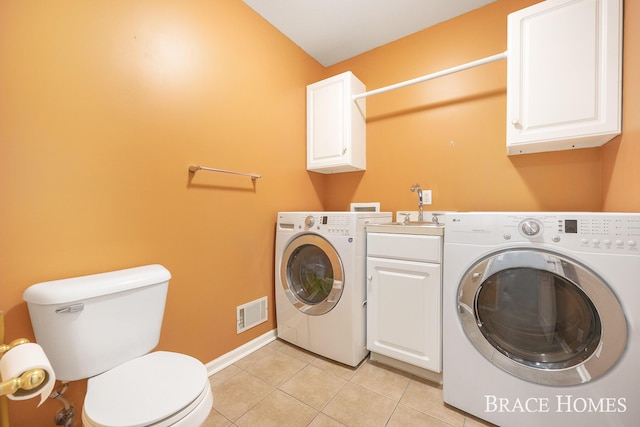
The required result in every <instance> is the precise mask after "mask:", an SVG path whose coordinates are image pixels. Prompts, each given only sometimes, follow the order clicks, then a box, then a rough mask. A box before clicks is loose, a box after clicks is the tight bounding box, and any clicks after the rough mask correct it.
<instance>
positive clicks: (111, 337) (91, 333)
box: [23, 264, 171, 381]
mask: <svg viewBox="0 0 640 427" xmlns="http://www.w3.org/2000/svg"><path fill="white" fill-rule="evenodd" d="M170 278H171V273H169V270H167V269H166V268H164V267H163V266H161V265H158V264H155V265H147V266H143V267H135V268H130V269H126V270H118V271H112V272H108V273H101V274H93V275H90V276H82V277H74V278H70V279H63V280H54V281H50V282H43V283H38V284H35V285H32V286H30V287H29V288H27V290H26V291H25V292H24V295H23V298H24V300H25V301H26V302H27V306H28V308H29V316H30V317H31V324H32V325H33V330H34V333H35V337H36V342H37V343H38V344H40V346H41V347H42V348H43V349H44V351H45V353H46V355H47V357H48V358H49V361H50V362H51V366H52V367H53V370H54V372H55V374H56V377H57V379H59V380H63V381H73V380H78V379H82V378H89V377H92V376H94V375H97V374H100V373H102V372H104V371H107V370H109V369H111V368H113V367H115V366H118V365H120V364H122V363H124V362H126V361H128V360H130V359H133V358H136V357H138V356H142V355H144V354H146V353H149V352H150V351H151V350H152V349H153V348H154V347H155V346H156V345H158V341H159V339H160V329H161V327H162V318H163V315H164V307H165V301H166V298H167V288H168V286H169V279H170Z"/></svg>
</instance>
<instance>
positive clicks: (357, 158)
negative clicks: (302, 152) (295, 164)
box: [307, 71, 367, 174]
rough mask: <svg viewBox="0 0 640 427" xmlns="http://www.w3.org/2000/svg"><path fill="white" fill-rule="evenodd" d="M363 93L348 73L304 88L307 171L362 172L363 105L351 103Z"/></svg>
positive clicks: (363, 149)
mask: <svg viewBox="0 0 640 427" xmlns="http://www.w3.org/2000/svg"><path fill="white" fill-rule="evenodd" d="M365 90H366V87H365V85H364V84H363V83H362V82H361V81H360V80H358V79H357V78H356V77H355V76H354V75H353V73H351V72H350V71H347V72H346V73H342V74H338V75H337V76H333V77H330V78H328V79H325V80H322V81H319V82H317V83H313V84H311V85H309V86H307V170H310V171H313V172H320V173H325V174H329V173H337V172H353V171H361V170H365V169H366V167H367V160H366V108H365V106H366V101H365V100H364V99H359V100H357V101H353V95H356V94H358V93H362V92H364V91H365Z"/></svg>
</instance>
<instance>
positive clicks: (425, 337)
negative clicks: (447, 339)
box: [367, 257, 442, 372]
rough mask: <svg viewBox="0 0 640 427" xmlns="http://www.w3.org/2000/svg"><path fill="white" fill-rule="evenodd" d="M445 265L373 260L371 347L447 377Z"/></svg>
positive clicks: (369, 292) (369, 297) (369, 286)
mask: <svg viewBox="0 0 640 427" xmlns="http://www.w3.org/2000/svg"><path fill="white" fill-rule="evenodd" d="M440 275H441V271H440V265H439V264H431V263H422V262H413V261H404V260H392V259H381V258H371V257H369V258H367V281H368V283H367V348H368V349H369V350H370V351H373V352H376V353H379V354H382V355H385V356H388V357H391V358H394V359H397V360H401V361H403V362H406V363H410V364H412V365H415V366H419V367H421V368H425V369H429V370H431V371H434V372H441V370H442V361H441V353H442V349H441V342H442V337H441V285H440V283H441V277H440Z"/></svg>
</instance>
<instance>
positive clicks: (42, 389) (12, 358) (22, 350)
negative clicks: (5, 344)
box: [0, 343, 56, 406]
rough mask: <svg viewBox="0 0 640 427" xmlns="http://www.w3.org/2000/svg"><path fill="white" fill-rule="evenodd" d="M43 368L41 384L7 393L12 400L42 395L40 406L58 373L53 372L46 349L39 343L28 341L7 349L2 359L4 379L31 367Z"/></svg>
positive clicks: (8, 378) (0, 360)
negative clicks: (43, 373)
mask: <svg viewBox="0 0 640 427" xmlns="http://www.w3.org/2000/svg"><path fill="white" fill-rule="evenodd" d="M37 368H39V369H42V370H44V372H45V379H44V381H43V382H42V384H40V385H39V386H37V387H35V388H33V389H31V390H24V389H18V390H17V391H16V392H15V393H13V394H9V395H7V397H8V398H9V399H11V400H25V399H31V398H33V397H36V396H40V403H39V404H38V406H40V405H42V403H43V402H44V401H45V400H46V399H47V397H49V395H50V394H51V391H53V387H54V385H55V382H56V375H55V373H54V372H53V368H52V367H51V363H49V359H48V358H47V355H46V354H44V350H42V347H40V346H39V345H38V344H35V343H27V344H21V345H18V346H16V347H14V348H12V349H11V350H9V351H7V352H6V353H5V354H4V356H2V359H0V377H1V378H2V381H3V382H4V381H7V380H10V379H11V378H18V377H20V376H21V375H22V374H23V373H25V372H26V371H28V370H30V369H37Z"/></svg>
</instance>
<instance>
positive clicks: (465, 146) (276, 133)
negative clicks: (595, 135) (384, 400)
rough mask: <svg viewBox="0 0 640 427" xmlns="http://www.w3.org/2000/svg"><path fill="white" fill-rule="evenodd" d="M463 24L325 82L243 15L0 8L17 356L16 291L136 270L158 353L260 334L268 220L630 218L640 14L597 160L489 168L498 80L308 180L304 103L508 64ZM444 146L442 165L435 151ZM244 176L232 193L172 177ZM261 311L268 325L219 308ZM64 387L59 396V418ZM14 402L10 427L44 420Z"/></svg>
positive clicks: (137, 5) (1, 188)
mask: <svg viewBox="0 0 640 427" xmlns="http://www.w3.org/2000/svg"><path fill="white" fill-rule="evenodd" d="M536 2H537V1H535V0H498V1H497V2H496V3H492V4H490V5H488V6H486V7H484V8H482V9H479V10H477V11H473V12H471V13H468V14H466V15H463V16H462V17H459V18H456V19H454V20H451V21H448V22H445V23H442V24H440V25H437V26H435V27H433V28H430V29H427V30H425V31H422V32H419V33H416V34H414V35H412V36H409V37H406V38H404V39H402V40H399V41H397V42H394V43H391V44H389V45H386V46H383V47H381V48H378V49H375V50H373V51H370V52H368V53H365V54H363V55H360V56H358V57H356V58H353V59H351V60H348V61H345V62H343V63H340V64H337V65H335V66H333V67H330V68H328V69H324V68H323V67H321V66H320V65H319V64H318V63H317V62H315V61H314V60H313V59H311V58H309V57H308V56H307V55H306V54H305V53H304V52H302V51H301V50H300V49H299V48H298V47H296V46H295V45H294V44H293V43H292V42H290V41H289V40H287V39H286V38H285V37H284V36H283V35H282V34H280V33H279V32H278V31H277V30H275V29H274V28H273V27H271V26H270V25H269V24H267V23H266V22H265V21H264V20H263V19H262V18H261V17H260V16H258V15H257V14H256V13H254V12H253V11H252V10H250V9H249V8H248V7H247V6H245V5H244V3H243V2H242V1H241V0H233V1H224V2H223V1H209V2H202V1H196V0H187V1H182V2H170V1H158V0H149V1H138V2H112V1H107V0H102V1H92V2H81V3H77V2H76V3H74V4H73V6H69V7H61V6H60V5H59V3H54V2H46V1H37V0H23V1H12V2H7V1H5V2H1V3H0V94H1V95H0V197H1V199H0V310H3V311H4V312H5V314H6V323H7V340H12V339H14V338H18V337H22V336H26V337H28V338H33V332H32V330H31V325H30V322H29V317H28V313H27V309H26V305H25V304H24V302H22V292H23V291H24V289H26V288H27V287H28V286H29V285H31V284H33V283H37V282H40V281H45V280H52V279H57V278H63V277H70V276H75V275H81V274H90V273H96V272H100V271H107V270H113V269H118V268H125V267H130V266H135V265H143V264H146V263H156V262H157V263H161V264H164V265H165V266H167V267H168V268H169V270H170V271H171V272H172V274H173V279H172V281H171V285H170V290H169V297H168V303H167V309H166V315H165V322H164V325H163V333H162V337H161V342H160V345H159V348H161V349H164V350H173V351H180V352H184V353H190V354H192V355H194V356H196V357H198V358H199V359H200V360H202V361H203V362H209V361H211V360H213V359H215V358H217V357H219V356H220V355H222V354H224V353H227V352H228V351H230V350H232V349H234V348H236V347H238V346H240V345H242V344H244V343H246V342H247V341H249V340H251V339H253V338H255V337H257V336H259V335H261V334H263V333H265V332H267V331H269V330H271V329H273V328H274V327H275V314H274V301H273V262H274V261H273V260H274V254H273V246H274V223H275V215H276V212H277V211H279V210H282V211H284V210H321V209H324V210H343V209H348V206H349V203H350V202H352V201H380V202H382V208H383V209H384V210H391V211H395V210H401V209H412V208H415V204H416V197H415V194H412V193H410V192H409V186H410V185H411V184H412V183H413V182H416V181H417V182H420V183H421V184H422V186H423V188H430V189H432V190H433V198H434V203H433V205H432V208H433V209H434V210H445V209H451V210H587V211H598V210H635V211H640V193H639V192H638V191H637V190H635V189H634V186H633V185H630V184H633V183H637V182H638V181H639V176H638V172H637V168H635V167H634V164H636V163H638V160H640V148H639V145H638V143H637V139H638V138H639V137H640V135H639V133H640V132H639V128H640V120H638V115H639V114H638V113H639V111H638V110H639V109H640V96H638V92H639V91H640V88H639V87H638V83H636V82H635V81H634V80H633V79H632V76H634V75H637V74H638V72H639V70H638V68H640V60H639V57H640V49H638V44H639V40H638V38H639V35H640V29H639V28H638V26H637V25H636V26H635V27H634V26H633V25H632V24H631V22H638V21H639V20H640V4H638V3H637V2H626V5H625V66H624V67H625V68H624V74H625V78H624V91H625V92H624V123H623V126H624V134H623V135H622V137H618V138H616V139H615V140H614V141H612V142H610V143H608V144H607V145H605V146H604V147H603V148H600V149H586V150H577V151H571V152H558V153H545V154H533V155H526V156H515V157H507V156H506V154H505V151H506V149H505V142H504V141H505V129H504V127H505V124H504V122H505V118H504V116H505V103H506V98H505V93H506V86H505V82H506V63H505V62H504V61H501V62H498V63H494V64H490V65H485V66H482V67H479V68H476V69H474V70H468V71H465V72H462V73H459V74H456V75H453V76H448V77H444V78H440V79H437V80H434V81H432V82H426V83H421V84H419V85H416V86H412V87H408V88H404V89H400V90H397V91H394V92H391V93H387V94H383V95H377V96H373V97H371V98H369V99H368V100H367V104H368V105H367V109H368V121H367V132H368V146H367V152H368V159H367V162H368V167H367V171H366V172H363V173H347V174H337V175H331V176H324V175H320V174H316V173H310V172H307V171H306V170H305V144H304V140H305V86H306V85H307V84H309V83H311V82H315V81H318V80H320V79H322V78H324V77H328V76H331V75H334V74H337V73H339V72H342V71H345V70H352V71H354V73H355V74H356V75H357V76H358V77H359V78H360V79H361V80H362V81H363V82H364V83H365V84H366V85H367V87H368V88H369V89H374V88H378V87H382V86H386V85H388V84H392V83H396V82H399V81H403V80H406V79H409V78H413V77H417V76H421V75H424V74H427V73H430V72H433V71H438V70H441V69H444V68H448V67H451V66H454V65H458V64H461V63H464V62H467V61H471V60H475V59H478V58H481V57H485V56H489V55H492V54H495V53H498V52H502V51H504V50H505V49H506V15H507V14H508V13H510V12H511V11H514V10H517V9H521V8H522V7H526V6H528V5H530V4H533V3H536ZM451 141H453V144H451ZM192 163H200V164H202V165H205V166H211V167H217V168H223V169H232V170H240V171H246V172H255V173H260V174H262V175H263V178H262V179H259V180H257V181H256V182H255V186H254V185H252V183H251V180H250V179H249V178H242V177H235V176H226V175H219V174H212V173H207V172H200V173H198V174H196V175H195V176H193V177H191V176H190V175H189V174H188V172H187V168H188V165H189V164H192ZM264 295H268V296H269V298H270V302H271V307H270V313H269V316H270V319H269V321H268V322H267V323H265V324H263V325H260V326H258V327H256V328H254V329H251V330H249V331H248V332H245V333H243V334H241V335H236V332H235V307H236V306H237V305H239V304H243V303H245V302H248V301H251V300H253V299H256V298H259V297H261V296H264ZM82 392H83V384H77V385H76V384H74V385H73V386H72V387H71V390H70V392H69V396H70V397H71V399H72V401H73V403H74V404H75V406H76V408H78V410H79V409H80V408H81V406H82ZM35 405H36V401H35V400H29V401H23V402H11V403H10V411H11V416H12V421H13V423H14V425H15V426H21V425H52V421H51V420H52V417H53V414H54V413H55V412H56V411H57V410H58V409H59V408H60V407H61V405H60V404H59V403H57V402H53V401H49V402H47V403H45V404H44V405H43V406H42V407H41V408H39V409H38V410H34V408H35Z"/></svg>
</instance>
